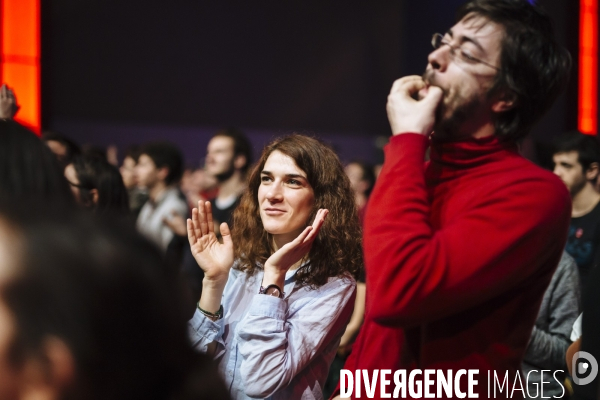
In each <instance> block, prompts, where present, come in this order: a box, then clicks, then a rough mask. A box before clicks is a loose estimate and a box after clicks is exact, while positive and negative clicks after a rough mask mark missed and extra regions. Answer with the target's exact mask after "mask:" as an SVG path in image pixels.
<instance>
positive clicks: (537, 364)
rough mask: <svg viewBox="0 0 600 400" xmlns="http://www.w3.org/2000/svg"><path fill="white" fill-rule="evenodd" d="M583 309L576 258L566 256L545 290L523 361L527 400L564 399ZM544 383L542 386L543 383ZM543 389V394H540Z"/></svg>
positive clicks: (564, 254) (562, 258)
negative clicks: (573, 342)
mask: <svg viewBox="0 0 600 400" xmlns="http://www.w3.org/2000/svg"><path fill="white" fill-rule="evenodd" d="M580 311H581V306H580V291H579V274H578V273H577V264H576V263H575V260H573V257H571V256H570V255H569V254H568V253H567V252H563V254H562V257H561V259H560V262H559V263H558V268H557V269H556V272H554V275H553V276H552V280H551V281H550V286H548V289H546V292H545V293H544V297H543V299H542V305H541V306H540V311H539V312H538V317H537V320H536V321H535V325H534V327H533V331H532V333H531V340H530V341H529V345H528V346H527V351H526V352H525V357H524V359H523V376H525V377H527V385H528V391H527V392H526V394H528V395H529V396H527V397H528V398H538V397H542V394H543V397H545V398H549V397H553V398H557V399H559V398H563V396H564V395H565V394H566V391H565V389H564V380H565V378H566V371H567V365H566V363H565V354H566V353H567V349H568V347H569V345H570V344H571V340H570V339H569V336H570V333H571V329H572V327H573V323H574V322H575V320H576V319H577V316H578V315H579V312H580ZM542 382H543V383H542ZM542 387H543V393H542V392H541V390H542Z"/></svg>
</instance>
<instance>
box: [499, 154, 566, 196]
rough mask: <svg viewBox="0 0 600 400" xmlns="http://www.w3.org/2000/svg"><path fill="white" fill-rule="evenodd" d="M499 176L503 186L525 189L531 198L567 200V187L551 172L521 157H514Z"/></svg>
mask: <svg viewBox="0 0 600 400" xmlns="http://www.w3.org/2000/svg"><path fill="white" fill-rule="evenodd" d="M509 162H510V164H511V166H510V168H506V169H505V170H504V171H503V172H502V173H501V174H500V175H501V176H502V178H500V179H499V180H501V181H503V183H504V184H509V185H511V186H513V187H515V188H519V189H525V190H526V191H527V192H529V194H530V195H532V196H539V197H545V198H547V197H548V196H549V195H551V196H554V197H557V198H560V199H569V201H570V198H571V196H570V194H569V191H568V189H567V186H566V185H565V184H564V182H562V181H561V180H560V178H559V177H558V176H556V175H555V174H554V173H552V172H551V171H548V170H546V169H544V168H542V167H540V166H538V165H536V164H535V163H533V162H532V161H530V160H528V159H526V158H525V157H522V156H515V157H514V158H512V159H511V160H510V161H509Z"/></svg>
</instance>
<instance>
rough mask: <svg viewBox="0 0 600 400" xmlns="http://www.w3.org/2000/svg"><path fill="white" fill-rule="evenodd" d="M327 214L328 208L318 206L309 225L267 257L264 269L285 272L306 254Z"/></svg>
mask: <svg viewBox="0 0 600 400" xmlns="http://www.w3.org/2000/svg"><path fill="white" fill-rule="evenodd" d="M327 214H329V210H326V209H322V208H320V209H319V211H317V215H316V216H315V220H314V222H313V224H312V225H311V226H307V227H306V229H304V230H303V231H302V233H301V234H300V235H298V237H297V238H296V239H294V240H292V241H291V242H289V243H287V244H286V245H284V246H282V247H281V248H280V249H279V250H277V251H276V252H275V253H273V254H272V255H271V257H269V259H268V260H267V261H266V262H265V270H267V269H270V268H273V269H275V270H278V271H280V272H283V273H285V272H287V270H289V269H290V267H291V266H292V265H294V264H296V263H297V262H298V261H300V260H301V259H302V257H304V256H305V255H306V254H308V252H309V251H310V247H311V246H312V244H313V242H314V241H315V238H316V237H317V235H318V234H319V230H321V226H323V222H325V217H327Z"/></svg>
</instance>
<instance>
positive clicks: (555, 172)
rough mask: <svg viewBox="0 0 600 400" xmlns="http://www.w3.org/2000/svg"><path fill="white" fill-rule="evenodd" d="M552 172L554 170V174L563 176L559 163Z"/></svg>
mask: <svg viewBox="0 0 600 400" xmlns="http://www.w3.org/2000/svg"><path fill="white" fill-rule="evenodd" d="M552 172H554V175H557V176H559V177H560V176H561V170H560V167H559V166H558V164H557V165H555V166H554V171H552Z"/></svg>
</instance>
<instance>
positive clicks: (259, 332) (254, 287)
mask: <svg viewBox="0 0 600 400" xmlns="http://www.w3.org/2000/svg"><path fill="white" fill-rule="evenodd" d="M297 271H298V270H293V271H288V272H287V274H286V277H285V278H286V279H285V287H284V289H283V291H284V292H285V298H284V299H279V298H278V297H273V296H267V295H264V294H258V291H259V289H260V285H261V282H262V278H263V271H262V270H259V271H258V272H257V273H256V274H254V275H253V276H249V275H248V274H247V273H246V272H242V271H239V270H236V269H233V268H232V269H231V271H230V273H229V280H228V281H227V285H226V286H225V291H224V293H223V301H222V304H223V312H224V316H223V318H222V319H220V320H218V321H216V322H213V321H211V320H210V319H208V318H206V317H205V316H204V315H203V314H202V313H200V312H199V311H198V310H196V313H195V314H194V317H193V318H192V319H191V320H190V321H189V324H188V325H189V332H190V338H191V340H192V344H193V345H194V347H195V348H196V349H198V350H199V351H202V352H206V350H207V346H208V344H210V343H211V342H213V341H216V342H217V343H218V345H217V350H216V353H215V359H216V360H218V363H219V371H220V373H221V376H222V377H223V379H224V380H225V382H226V385H227V387H228V388H229V392H230V395H231V397H232V398H233V399H251V398H267V399H285V400H294V399H323V393H322V388H323V385H324V383H325V379H326V378H327V373H328V371H329V366H330V364H331V361H332V360H333V357H334V355H335V353H336V351H337V348H338V345H339V342H340V338H341V336H342V334H343V333H344V330H345V328H346V324H347V323H348V321H349V319H350V316H351V314H352V310H353V308H354V297H355V293H356V282H355V281H354V279H353V278H352V277H343V278H329V280H328V282H327V283H326V284H325V285H323V286H321V287H319V288H318V289H314V290H311V289H309V288H308V287H307V286H301V285H296V272H297Z"/></svg>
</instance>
